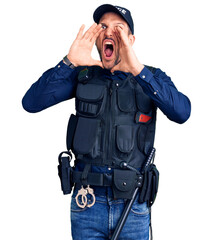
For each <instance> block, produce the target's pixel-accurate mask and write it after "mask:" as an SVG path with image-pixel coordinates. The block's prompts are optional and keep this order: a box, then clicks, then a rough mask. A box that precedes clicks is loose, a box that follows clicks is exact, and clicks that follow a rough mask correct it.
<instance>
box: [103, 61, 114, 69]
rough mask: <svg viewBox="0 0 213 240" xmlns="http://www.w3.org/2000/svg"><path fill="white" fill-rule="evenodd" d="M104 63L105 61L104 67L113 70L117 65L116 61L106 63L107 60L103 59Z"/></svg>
mask: <svg viewBox="0 0 213 240" xmlns="http://www.w3.org/2000/svg"><path fill="white" fill-rule="evenodd" d="M102 63H103V66H104V68H105V69H107V70H111V69H112V68H113V67H114V66H115V64H114V62H110V63H106V62H103V61H102Z"/></svg>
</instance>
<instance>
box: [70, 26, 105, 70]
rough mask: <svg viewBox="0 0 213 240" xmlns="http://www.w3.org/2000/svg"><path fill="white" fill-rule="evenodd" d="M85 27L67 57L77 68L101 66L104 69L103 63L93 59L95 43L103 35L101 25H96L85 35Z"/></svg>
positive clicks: (82, 27) (80, 31)
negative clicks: (92, 53)
mask: <svg viewBox="0 0 213 240" xmlns="http://www.w3.org/2000/svg"><path fill="white" fill-rule="evenodd" d="M84 28H85V25H82V26H81V28H80V30H79V32H78V34H77V37H76V39H75V41H74V42H73V44H72V46H71V47H70V50H69V53H68V55H67V57H68V59H69V60H70V62H71V63H72V64H74V66H75V67H78V66H93V65H96V66H100V67H102V68H103V65H102V62H101V61H98V60H94V59H93V58H92V57H91V52H92V48H93V46H94V43H95V41H96V39H97V37H98V36H99V34H100V33H101V31H102V30H103V29H102V26H101V24H98V25H97V24H96V23H94V24H93V25H92V26H91V27H90V28H89V29H88V30H87V31H86V32H85V33H84V34H83V31H84Z"/></svg>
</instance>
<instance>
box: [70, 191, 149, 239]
mask: <svg viewBox="0 0 213 240" xmlns="http://www.w3.org/2000/svg"><path fill="white" fill-rule="evenodd" d="M93 189H94V193H95V196H96V202H95V205H94V206H92V207H91V208H88V207H85V208H84V209H82V208H79V207H78V205H77V204H76V200H75V196H76V195H77V192H78V190H77V189H74V192H73V195H72V201H71V230H72V238H73V240H93V239H95V240H98V239H99V240H102V239H111V237H112V234H113V232H114V230H115V227H116V225H117V223H118V221H119V218H120V216H121V214H122V212H123V209H124V207H125V203H126V201H125V200H124V199H116V200H113V195H112V190H111V188H110V187H94V188H93ZM89 196H90V195H89ZM149 223H150V209H149V208H148V207H147V204H146V203H143V204H140V203H138V196H137V198H136V201H135V202H134V203H133V206H132V209H131V210H130V213H129V216H128V218H127V220H126V223H125V225H124V228H123V229H122V231H121V233H120V236H119V238H118V239H119V240H136V239H137V240H148V239H149Z"/></svg>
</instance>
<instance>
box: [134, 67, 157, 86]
mask: <svg viewBox="0 0 213 240" xmlns="http://www.w3.org/2000/svg"><path fill="white" fill-rule="evenodd" d="M153 76H154V75H153V73H152V72H151V71H149V69H148V68H147V67H145V66H144V68H143V69H142V71H141V72H140V73H139V74H138V75H137V76H136V80H137V81H138V82H139V83H141V82H143V81H145V82H147V83H149V82H150V80H151V79H152V78H153Z"/></svg>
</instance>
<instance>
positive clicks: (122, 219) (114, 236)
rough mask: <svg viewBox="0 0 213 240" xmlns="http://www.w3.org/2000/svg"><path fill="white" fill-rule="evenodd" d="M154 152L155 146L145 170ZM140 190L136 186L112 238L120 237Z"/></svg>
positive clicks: (114, 239)
mask: <svg viewBox="0 0 213 240" xmlns="http://www.w3.org/2000/svg"><path fill="white" fill-rule="evenodd" d="M154 154H155V148H152V150H151V152H150V154H149V157H148V158H147V161H146V163H145V164H144V166H143V170H145V169H146V168H147V167H148V166H149V164H150V163H151V161H152V158H153V156H154ZM125 167H127V168H130V169H132V170H133V168H132V167H130V166H128V164H125ZM135 171H137V170H136V169H135ZM138 190H139V187H136V188H135V191H134V193H133V195H132V199H129V200H127V203H126V206H125V208H124V210H123V213H122V215H121V217H120V219H119V222H118V224H117V226H116V228H115V231H114V233H113V235H112V238H111V240H117V239H118V237H119V235H120V233H121V230H122V229H123V226H124V224H125V222H126V219H127V217H128V215H129V211H130V209H131V207H132V204H133V203H134V201H135V198H136V195H137V193H138Z"/></svg>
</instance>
